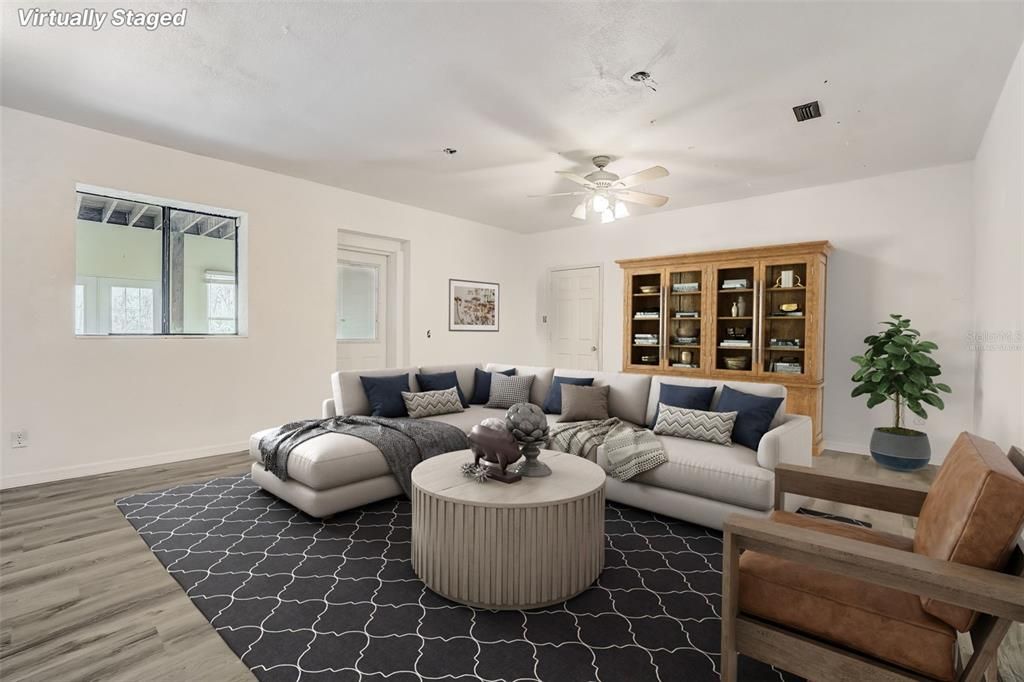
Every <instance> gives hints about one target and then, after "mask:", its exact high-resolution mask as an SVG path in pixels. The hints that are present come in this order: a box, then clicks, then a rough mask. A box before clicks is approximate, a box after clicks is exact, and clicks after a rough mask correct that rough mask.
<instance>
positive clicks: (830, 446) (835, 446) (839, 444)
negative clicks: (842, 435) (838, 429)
mask: <svg viewBox="0 0 1024 682" xmlns="http://www.w3.org/2000/svg"><path fill="white" fill-rule="evenodd" d="M822 449H824V450H837V451H839V452H852V453H854V454H856V455H870V454H871V451H870V450H868V446H867V445H866V444H864V443H844V442H843V441H838V440H829V439H827V438H826V439H825V440H824V442H823V443H822Z"/></svg>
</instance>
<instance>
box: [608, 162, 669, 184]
mask: <svg viewBox="0 0 1024 682" xmlns="http://www.w3.org/2000/svg"><path fill="white" fill-rule="evenodd" d="M667 175H668V171H667V170H665V168H663V167H662V166H651V167H650V168H648V169H647V170H642V171H640V172H639V173H633V174H632V175H627V176H626V177H624V178H622V179H620V180H619V181H618V182H616V183H615V186H616V187H633V186H634V185H639V184H641V183H644V182H650V181H651V180H657V179H658V178H663V177H665V176H667Z"/></svg>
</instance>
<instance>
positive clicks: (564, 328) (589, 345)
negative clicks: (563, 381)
mask: <svg viewBox="0 0 1024 682" xmlns="http://www.w3.org/2000/svg"><path fill="white" fill-rule="evenodd" d="M548 301H549V302H550V304H549V306H548V310H549V316H550V317H549V320H548V330H549V331H548V356H549V357H550V359H551V364H552V365H553V366H554V367H560V368H564V369H585V370H594V371H596V370H599V369H600V368H601V306H602V301H601V266H600V265H594V266H588V267H576V268H558V269H553V270H551V273H550V277H549V287H548Z"/></svg>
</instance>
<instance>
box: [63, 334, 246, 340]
mask: <svg viewBox="0 0 1024 682" xmlns="http://www.w3.org/2000/svg"><path fill="white" fill-rule="evenodd" d="M75 338H76V339H132V340H135V339H164V340H167V339H247V338H249V335H248V334H75Z"/></svg>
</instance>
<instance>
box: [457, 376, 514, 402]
mask: <svg viewBox="0 0 1024 682" xmlns="http://www.w3.org/2000/svg"><path fill="white" fill-rule="evenodd" d="M491 374H492V373H491V372H485V371H483V370H482V369H474V370H473V398H472V400H470V401H469V402H470V404H472V405H486V404H487V401H488V400H490V398H491ZM497 374H504V375H505V376H507V377H513V376H515V375H516V368H515V367H513V368H512V369H506V370H502V371H501V372H497Z"/></svg>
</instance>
